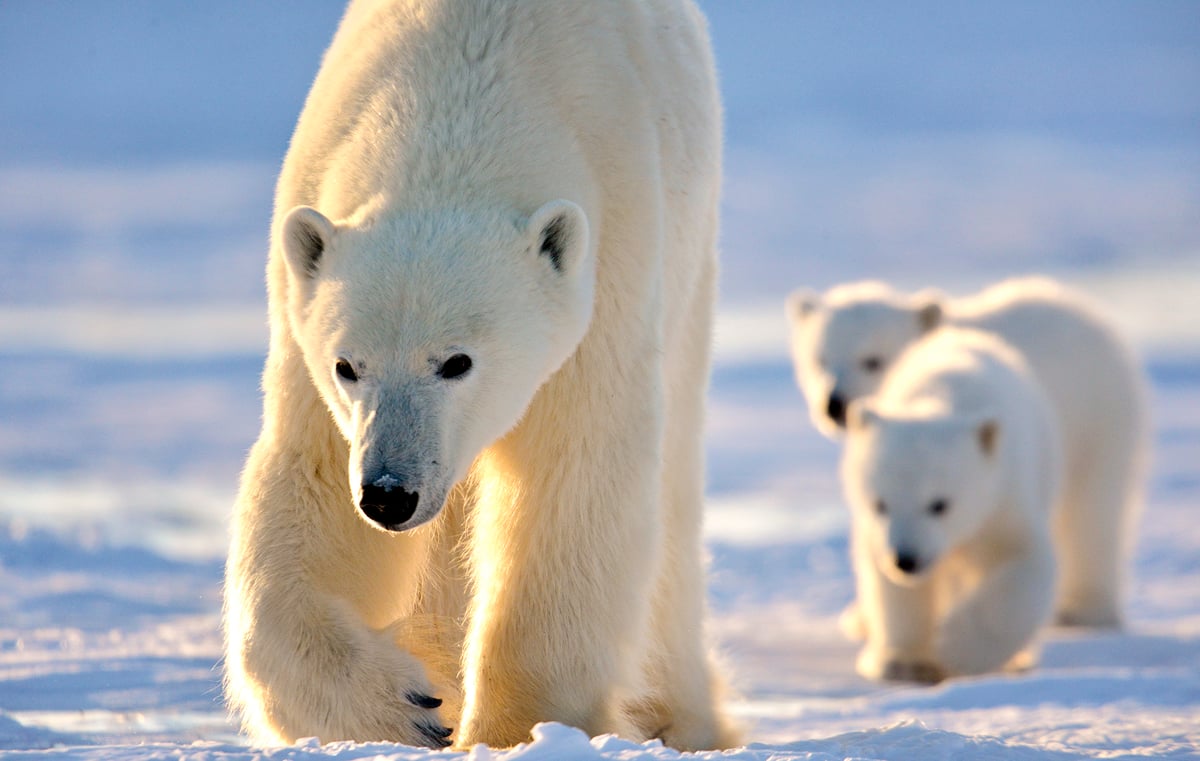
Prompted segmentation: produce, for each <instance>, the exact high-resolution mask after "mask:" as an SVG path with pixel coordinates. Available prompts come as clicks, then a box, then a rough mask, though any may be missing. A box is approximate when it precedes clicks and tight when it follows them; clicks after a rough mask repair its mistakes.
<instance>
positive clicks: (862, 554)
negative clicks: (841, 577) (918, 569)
mask: <svg viewBox="0 0 1200 761" xmlns="http://www.w3.org/2000/svg"><path fill="white" fill-rule="evenodd" d="M854 533H855V535H854V536H852V537H851V553H852V555H853V560H854V572H855V581H856V583H857V587H858V610H859V615H860V616H861V619H862V623H863V625H864V629H865V634H866V643H865V644H864V645H863V647H862V649H861V650H860V651H859V654H858V661H857V664H856V668H857V670H858V673H859V674H860V675H861V676H863V677H865V678H867V679H877V680H881V679H886V680H898V681H915V682H938V681H941V679H942V678H943V674H942V669H941V667H940V666H939V665H938V663H937V661H936V660H935V659H934V653H933V635H934V630H935V616H936V589H935V587H934V585H935V583H936V579H933V578H930V579H925V580H924V581H923V583H920V584H916V585H914V586H901V585H899V584H896V583H894V582H892V581H891V580H890V579H888V578H887V577H886V576H885V575H884V574H883V573H882V572H881V571H880V570H879V567H878V566H877V565H876V564H875V561H874V559H873V558H872V557H871V553H870V550H869V549H868V548H867V547H866V546H865V542H864V541H863V540H862V539H861V538H860V537H858V536H857V534H858V532H854Z"/></svg>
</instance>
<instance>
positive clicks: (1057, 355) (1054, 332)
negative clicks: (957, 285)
mask: <svg viewBox="0 0 1200 761" xmlns="http://www.w3.org/2000/svg"><path fill="white" fill-rule="evenodd" d="M788 314H789V317H790V320H791V323H792V354H793V357H794V358H795V364H796V377H797V380H798V382H799V385H800V388H801V389H802V390H803V392H804V395H805V397H806V398H807V400H808V404H809V409H810V411H811V415H812V418H813V421H814V423H815V424H816V425H817V426H818V427H819V428H820V429H821V430H822V431H823V432H825V433H826V434H827V435H830V436H838V435H840V430H839V429H838V427H837V426H836V425H834V424H833V422H832V421H831V420H830V419H829V417H828V415H827V414H826V407H827V405H828V398H829V395H830V394H831V393H833V392H835V391H836V392H837V393H838V394H840V395H841V396H842V397H844V398H845V400H846V401H847V402H849V401H850V400H852V399H855V398H859V397H863V396H870V395H871V394H872V393H874V392H875V390H876V389H877V388H878V386H879V383H880V382H881V381H882V380H883V378H884V377H885V376H886V374H887V372H888V369H889V366H890V364H891V363H892V362H894V360H895V358H896V357H897V356H899V354H900V353H901V352H902V351H903V350H904V349H905V348H906V347H907V346H908V345H909V344H911V343H912V342H913V341H916V340H918V339H919V338H920V337H921V336H922V335H924V334H925V333H926V332H928V331H929V330H934V329H936V328H938V327H939V326H942V325H952V326H961V327H970V328H977V329H980V330H985V331H988V332H991V333H994V334H996V335H998V336H1000V337H1001V338H1003V339H1004V341H1005V342H1007V343H1008V344H1010V345H1011V346H1013V347H1014V348H1015V349H1017V351H1019V352H1020V353H1021V355H1022V357H1023V358H1024V359H1025V361H1026V362H1027V363H1028V364H1029V367H1030V369H1031V370H1032V371H1033V373H1034V375H1036V376H1037V378H1038V380H1039V381H1040V382H1041V383H1042V385H1043V387H1044V388H1045V390H1046V393H1047V395H1048V396H1049V398H1050V402H1051V405H1052V407H1053V409H1054V411H1055V414H1056V416H1057V419H1058V425H1059V427H1060V429H1061V431H1062V437H1063V450H1064V457H1065V476H1064V480H1063V488H1062V494H1061V498H1060V500H1059V504H1058V506H1057V507H1056V509H1055V512H1054V535H1055V544H1056V548H1057V553H1058V559H1059V565H1060V571H1061V572H1060V578H1059V588H1058V591H1057V595H1056V603H1055V609H1056V618H1057V620H1058V622H1059V623H1063V624H1070V625H1082V626H1102V627H1111V626H1119V625H1120V624H1121V621H1122V607H1123V604H1122V601H1123V597H1124V591H1125V585H1126V579H1125V573H1126V569H1127V567H1128V565H1129V562H1130V558H1131V555H1132V551H1133V547H1134V545H1135V540H1136V536H1137V525H1136V524H1137V518H1138V516H1139V515H1140V514H1141V507H1142V498H1143V490H1144V485H1143V481H1144V471H1145V465H1146V459H1147V440H1148V431H1149V428H1148V426H1149V423H1148V420H1147V410H1146V399H1145V391H1144V388H1143V386H1144V381H1143V376H1142V373H1141V370H1140V369H1139V367H1138V365H1137V362H1136V360H1135V359H1134V358H1133V356H1132V354H1131V352H1130V351H1129V349H1128V348H1127V346H1126V344H1125V342H1124V340H1123V339H1122V338H1121V337H1120V336H1119V335H1118V333H1117V331H1116V330H1115V328H1114V327H1113V325H1112V324H1111V322H1110V321H1109V320H1108V319H1107V318H1105V317H1104V316H1103V314H1102V312H1101V310H1100V309H1098V308H1097V306H1095V305H1093V304H1090V303H1089V302H1088V301H1087V300H1086V299H1084V298H1083V297H1082V296H1081V295H1079V294H1078V293H1075V292H1073V291H1071V290H1070V289H1067V288H1065V287H1063V286H1061V285H1059V284H1058V283H1055V282H1053V281H1051V280H1048V279H1046V278H1040V277H1030V278H1019V279H1013V280H1007V281H1003V282H1001V283H999V284H997V285H995V286H992V287H990V288H988V289H986V290H984V291H982V292H980V293H978V294H976V295H973V296H968V297H965V298H958V299H950V298H946V297H945V296H943V295H941V294H940V293H937V292H935V291H921V292H918V293H912V294H907V293H899V292H896V291H894V290H892V289H891V288H890V287H888V286H887V285H884V284H882V283H878V282H863V283H852V284H847V285H842V286H838V287H836V288H833V289H831V290H830V291H828V292H827V293H825V294H824V295H817V294H814V293H810V292H805V291H798V292H796V293H794V294H792V296H791V298H790V299H789V301H788ZM867 357H876V358H879V359H881V360H882V361H883V365H882V367H881V368H880V369H879V370H878V371H876V372H874V373H870V372H866V371H865V370H864V368H863V360H864V359H865V358H867ZM848 620H851V621H852V620H853V615H851V616H849V617H848ZM851 628H853V626H852V627H851Z"/></svg>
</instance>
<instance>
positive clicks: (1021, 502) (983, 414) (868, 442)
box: [842, 328, 1062, 681]
mask: <svg viewBox="0 0 1200 761" xmlns="http://www.w3.org/2000/svg"><path fill="white" fill-rule="evenodd" d="M1061 466H1062V462H1061V452H1060V442H1059V439H1058V430H1057V426H1056V423H1055V418H1054V414H1053V412H1052V411H1051V409H1050V405H1049V402H1048V401H1047V400H1046V398H1045V395H1044V393H1043V391H1042V389H1041V386H1040V384H1039V383H1038V381H1037V380H1036V379H1035V378H1034V377H1033V376H1032V375H1031V374H1030V373H1029V372H1028V370H1027V368H1026V366H1025V363H1024V361H1023V360H1022V359H1021V357H1020V356H1019V355H1018V354H1017V353H1016V352H1015V351H1014V350H1013V349H1012V348H1011V347H1009V346H1007V345H1005V344H1004V343H1003V342H1002V341H1001V340H1000V339H998V338H997V337H995V336H994V335H990V334H987V333H983V332H980V331H973V330H962V329H957V328H944V329H942V330H939V331H936V332H935V333H933V334H931V335H930V336H929V337H927V338H925V339H923V340H921V341H919V342H917V343H916V344H914V345H913V346H911V347H910V348H909V349H907V350H906V351H905V352H903V353H902V354H901V355H900V357H899V358H898V360H897V361H896V364H895V366H894V367H893V369H892V370H891V372H889V373H888V375H887V377H886V379H885V380H884V382H883V385H882V386H881V387H880V389H879V390H878V392H877V393H876V395H875V396H873V397H872V398H870V399H862V400H858V401H855V402H853V403H852V404H851V405H850V409H849V412H848V423H847V434H846V446H845V450H844V452H843V459H842V483H843V486H844V489H845V493H846V499H847V501H848V502H849V504H850V507H851V513H852V516H853V520H852V539H851V546H852V554H853V564H854V572H855V580H856V583H857V589H858V604H859V611H860V616H861V618H862V622H863V624H864V629H865V634H866V644H865V645H864V646H863V649H862V651H861V653H860V655H859V659H858V670H859V673H861V674H862V675H863V676H866V677H868V678H874V679H916V680H920V681H936V680H937V679H940V678H941V677H943V676H948V675H957V674H978V673H982V672H985V671H990V670H993V669H997V668H1000V667H1002V666H1003V665H1004V664H1006V663H1008V662H1009V661H1010V660H1011V659H1012V658H1013V657H1014V656H1016V655H1017V654H1018V653H1020V652H1021V651H1022V649H1023V648H1025V647H1026V646H1027V645H1028V644H1029V643H1030V641H1031V639H1032V638H1033V636H1034V634H1035V633H1036V631H1037V629H1038V627H1039V626H1040V625H1041V624H1042V623H1043V622H1044V621H1045V620H1046V619H1047V618H1048V617H1049V615H1050V613H1051V608H1052V604H1053V589H1054V577H1055V563H1054V551H1053V546H1052V543H1051V539H1050V511H1051V508H1052V503H1053V500H1054V498H1055V493H1056V490H1057V487H1058V483H1059V476H1060V472H1061Z"/></svg>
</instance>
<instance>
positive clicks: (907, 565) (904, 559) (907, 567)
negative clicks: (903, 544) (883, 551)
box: [896, 552, 921, 573]
mask: <svg viewBox="0 0 1200 761" xmlns="http://www.w3.org/2000/svg"><path fill="white" fill-rule="evenodd" d="M896 567H897V568H899V569H900V570H901V571H904V572H905V573H916V572H917V571H919V570H921V561H920V560H918V559H917V556H916V555H913V554H911V553H908V552H898V553H896Z"/></svg>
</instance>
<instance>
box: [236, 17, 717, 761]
mask: <svg viewBox="0 0 1200 761" xmlns="http://www.w3.org/2000/svg"><path fill="white" fill-rule="evenodd" d="M720 122H721V120H720V103H719V98H718V93H717V89H716V78H715V72H714V66H713V60H712V52H711V47H710V44H709V40H708V34H707V29H706V25H705V22H704V19H703V17H702V16H701V14H700V11H699V10H698V8H696V6H695V5H694V3H692V2H691V1H690V0H616V1H615V2H610V3H592V2H573V3H531V2H521V0H490V1H489V2H454V1H453V0H358V1H356V2H354V3H352V4H351V5H350V7H349V8H348V9H347V11H346V14H345V16H344V18H343V20H342V24H341V26H340V27H339V29H338V31H337V34H336V36H335V37H334V40H333V43H332V45H331V47H330V48H329V50H328V52H327V53H326V54H325V57H324V60H323V62H322V64H321V69H320V71H319V73H318V74H317V77H316V80H315V82H314V83H313V87H312V90H311V92H310V93H309V96H308V99H307V101H306V104H305V107H304V111H303V113H302V114H301V116H300V120H299V123H298V125H297V127H296V132H295V134H294V136H293V138H292V141H291V144H290V147H289V149H288V154H287V158H286V159H285V161H284V165H283V169H282V172H281V175H280V178H279V183H278V187H277V190H276V199H275V209H276V214H275V218H274V222H273V227H272V239H271V249H270V255H269V260H268V263H267V274H268V295H269V309H270V324H271V344H270V351H269V355H268V357H267V362H266V367H265V370H264V373H263V384H262V385H263V397H264V398H263V423H262V431H261V433H260V436H259V439H258V441H257V442H256V443H255V445H254V448H253V450H252V451H251V453H250V455H249V458H248V460H247V462H246V467H245V469H244V471H243V476H242V484H241V490H240V492H239V495H238V500H237V505H236V507H235V511H234V519H233V537H232V542H231V548H230V554H229V562H228V565H227V569H228V570H227V576H226V586H225V618H224V623H225V636H226V659H225V665H226V695H227V698H228V700H229V703H230V705H231V707H232V708H233V709H234V710H235V711H237V712H238V713H239V714H240V715H241V717H242V720H243V726H244V727H245V728H246V730H247V731H249V732H250V733H252V734H253V735H254V736H255V737H256V739H260V740H265V741H268V742H280V741H283V742H290V741H293V740H295V739H296V738H298V737H306V736H314V735H315V736H318V737H320V738H321V739H322V740H324V741H333V740H341V739H347V740H358V741H372V740H388V741H397V742H403V743H407V744H413V745H424V746H431V747H443V746H446V745H448V744H451V743H454V744H457V745H458V746H460V747H471V746H473V745H475V744H476V743H487V744H488V745H491V746H493V747H500V746H512V745H515V744H517V743H519V742H522V741H524V740H526V739H528V737H529V732H530V730H531V728H532V727H533V726H534V725H535V724H536V723H538V722H543V721H557V722H561V723H564V724H570V725H573V726H576V727H579V728H581V729H583V730H584V731H586V732H588V733H589V734H602V733H609V732H613V733H619V734H622V735H624V736H627V737H632V738H634V739H648V738H651V737H657V738H661V739H662V740H663V741H664V742H665V743H666V744H668V745H671V746H674V747H676V748H681V749H702V748H705V749H706V748H713V747H716V746H727V745H730V744H732V743H734V742H735V740H734V734H733V730H732V727H731V725H730V723H729V722H728V721H727V720H726V719H725V717H724V715H723V711H722V708H721V704H720V697H719V694H720V679H719V678H718V676H717V674H716V669H715V668H714V664H713V662H712V659H711V657H710V652H709V650H708V647H707V643H706V641H705V636H704V630H705V616H706V611H705V588H704V562H703V547H702V542H701V533H700V529H701V513H702V508H703V483H704V459H703V436H702V431H703V415H704V408H703V405H704V392H705V384H704V382H703V380H704V379H705V378H706V377H707V375H708V365H709V342H710V335H709V334H710V328H711V321H712V307H713V301H714V293H715V273H716V238H717V210H718V206H719V194H720V186H721V176H720V175H721V124H720Z"/></svg>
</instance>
